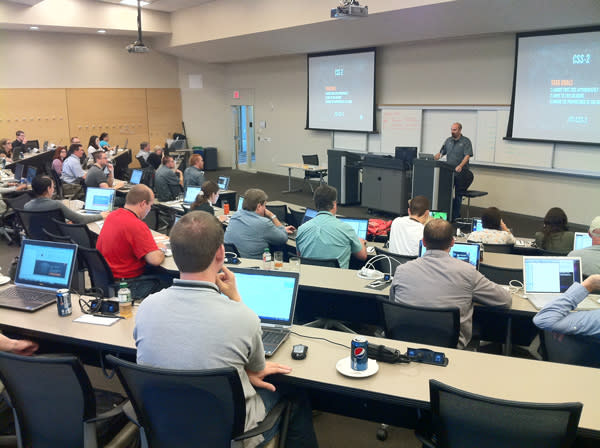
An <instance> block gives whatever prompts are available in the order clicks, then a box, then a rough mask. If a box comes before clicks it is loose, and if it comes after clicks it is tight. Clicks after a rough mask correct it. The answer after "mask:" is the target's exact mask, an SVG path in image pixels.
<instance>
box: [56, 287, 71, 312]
mask: <svg viewBox="0 0 600 448" xmlns="http://www.w3.org/2000/svg"><path fill="white" fill-rule="evenodd" d="M56 306H57V308H58V315H59V316H61V317H64V316H70V315H71V313H73V308H71V293H70V292H69V290H68V289H59V290H58V291H56Z"/></svg>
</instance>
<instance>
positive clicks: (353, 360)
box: [350, 336, 369, 370]
mask: <svg viewBox="0 0 600 448" xmlns="http://www.w3.org/2000/svg"><path fill="white" fill-rule="evenodd" d="M368 345H369V343H368V342H367V340H366V339H365V338H363V337H361V336H357V337H355V338H354V339H352V344H351V345H350V367H352V370H367V364H368V362H369V357H368V353H367V349H368Z"/></svg>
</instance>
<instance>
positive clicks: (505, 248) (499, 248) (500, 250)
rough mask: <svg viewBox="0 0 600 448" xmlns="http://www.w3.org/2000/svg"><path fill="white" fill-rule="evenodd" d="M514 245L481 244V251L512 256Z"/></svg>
mask: <svg viewBox="0 0 600 448" xmlns="http://www.w3.org/2000/svg"><path fill="white" fill-rule="evenodd" d="M513 247H515V245H514V244H486V243H484V244H483V250H484V251H485V252H488V253H489V252H492V253H495V254H512V250H513Z"/></svg>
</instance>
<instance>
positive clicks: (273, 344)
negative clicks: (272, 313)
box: [262, 328, 289, 356]
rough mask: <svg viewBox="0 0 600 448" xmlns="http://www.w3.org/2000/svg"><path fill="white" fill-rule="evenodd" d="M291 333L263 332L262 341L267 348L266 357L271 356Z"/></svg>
mask: <svg viewBox="0 0 600 448" xmlns="http://www.w3.org/2000/svg"><path fill="white" fill-rule="evenodd" d="M288 334H289V333H287V332H282V331H271V330H265V329H264V328H263V330H262V341H263V346H264V348H265V355H266V356H271V355H272V354H273V353H274V352H275V350H277V347H279V345H280V344H281V343H282V342H283V341H284V340H285V338H286V337H287V336H288Z"/></svg>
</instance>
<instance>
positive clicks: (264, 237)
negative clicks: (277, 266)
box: [225, 188, 294, 259]
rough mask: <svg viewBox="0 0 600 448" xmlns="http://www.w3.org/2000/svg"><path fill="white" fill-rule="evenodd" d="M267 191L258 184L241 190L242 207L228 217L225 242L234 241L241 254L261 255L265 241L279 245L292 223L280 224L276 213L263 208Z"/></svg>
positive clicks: (256, 256)
mask: <svg viewBox="0 0 600 448" xmlns="http://www.w3.org/2000/svg"><path fill="white" fill-rule="evenodd" d="M266 202H267V195H266V193H265V192H264V191H262V190H259V189H258V188H251V189H250V190H247V191H246V192H245V193H244V203H243V205H242V210H238V211H237V212H236V213H235V214H234V215H233V216H232V217H231V219H230V221H229V225H228V226H227V231H226V232H225V242H226V243H228V244H235V247H237V249H238V251H239V252H240V255H241V256H242V257H244V258H256V259H260V258H262V254H263V252H264V250H265V249H266V248H268V247H269V245H274V246H277V245H283V244H285V243H286V241H287V240H288V233H292V232H293V231H294V226H287V227H284V226H283V224H282V223H281V222H280V221H279V219H277V216H275V214H273V213H272V212H270V211H269V210H268V209H267V205H266Z"/></svg>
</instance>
